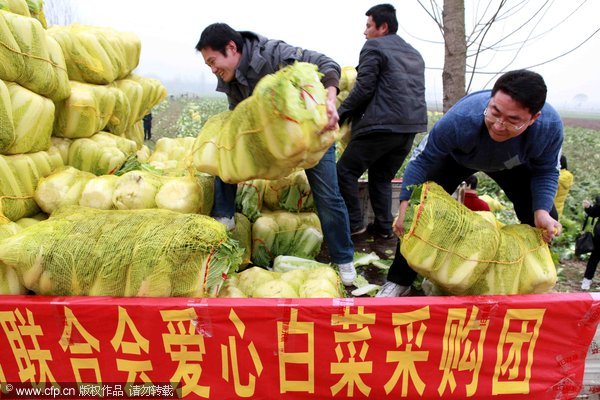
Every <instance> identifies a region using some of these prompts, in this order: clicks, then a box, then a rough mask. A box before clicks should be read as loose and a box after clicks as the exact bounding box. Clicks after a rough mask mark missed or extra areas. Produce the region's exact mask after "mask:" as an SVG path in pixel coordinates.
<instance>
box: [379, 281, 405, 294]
mask: <svg viewBox="0 0 600 400" xmlns="http://www.w3.org/2000/svg"><path fill="white" fill-rule="evenodd" d="M408 295H410V286H402V285H398V284H397V283H394V282H389V281H388V282H386V283H384V284H383V285H382V286H381V289H379V292H377V294H376V295H375V297H402V296H408Z"/></svg>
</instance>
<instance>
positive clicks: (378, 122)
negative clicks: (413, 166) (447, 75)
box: [337, 4, 427, 238]
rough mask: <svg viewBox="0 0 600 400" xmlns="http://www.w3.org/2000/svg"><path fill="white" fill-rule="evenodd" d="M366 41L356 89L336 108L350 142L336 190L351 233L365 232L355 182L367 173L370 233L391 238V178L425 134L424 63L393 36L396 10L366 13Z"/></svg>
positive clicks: (387, 8) (374, 9)
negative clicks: (347, 125)
mask: <svg viewBox="0 0 600 400" xmlns="http://www.w3.org/2000/svg"><path fill="white" fill-rule="evenodd" d="M366 15H367V28H366V29H365V32H364V33H365V36H366V38H367V41H366V43H365V44H364V46H363V48H362V50H361V52H360V58H359V64H358V67H357V72H358V75H357V78H356V84H355V86H354V88H353V89H352V91H351V92H350V94H349V95H348V97H347V98H346V99H345V100H344V102H343V103H342V104H341V106H340V107H339V109H338V113H339V115H340V124H341V123H343V122H344V121H345V120H347V119H350V121H351V128H352V138H351V140H350V142H349V143H348V146H347V147H346V149H345V150H344V152H343V153H342V156H341V158H340V159H339V160H338V164H337V172H338V180H339V184H340V191H341V192H342V196H343V197H344V201H345V202H346V206H347V207H348V214H349V216H350V229H351V231H352V234H360V233H363V232H365V230H366V227H365V226H364V223H363V218H364V216H363V215H362V208H361V205H360V200H359V196H358V179H359V178H360V176H361V175H362V174H363V173H364V172H365V171H366V170H368V171H369V198H370V200H371V206H372V208H373V213H374V215H375V220H374V223H373V225H372V226H370V227H369V228H370V229H369V230H370V231H371V233H374V234H376V235H378V236H380V237H383V238H391V237H392V212H391V210H392V183H391V181H392V179H393V178H394V177H395V175H396V173H397V172H398V170H399V169H400V167H401V166H402V163H403V162H404V159H405V158H406V156H407V154H408V153H409V152H410V150H411V147H412V144H413V140H414V138H415V135H416V134H417V133H419V132H425V131H426V130H427V104H426V102H425V63H424V62H423V58H422V57H421V54H419V52H418V51H417V50H415V49H414V48H413V47H412V46H411V45H410V44H408V43H407V42H406V41H404V40H403V39H402V38H401V37H400V36H398V35H397V34H396V31H397V30H398V21H397V19H396V10H395V8H394V7H393V6H392V5H390V4H380V5H377V6H374V7H372V8H371V9H369V11H367V13H366Z"/></svg>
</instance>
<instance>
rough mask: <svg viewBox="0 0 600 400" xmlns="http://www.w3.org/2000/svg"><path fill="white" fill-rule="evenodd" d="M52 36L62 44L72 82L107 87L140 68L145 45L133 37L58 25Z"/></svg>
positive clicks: (74, 25) (84, 27)
mask: <svg viewBox="0 0 600 400" xmlns="http://www.w3.org/2000/svg"><path fill="white" fill-rule="evenodd" d="M48 34H49V35H50V36H52V37H53V38H54V39H56V41H57V42H58V43H59V44H60V46H61V48H62V50H63V53H64V57H65V63H66V67H67V71H68V74H69V79H71V80H75V81H79V82H88V83H94V84H97V85H105V84H108V83H111V82H114V81H115V80H117V79H123V78H125V77H126V76H127V75H129V74H130V73H131V71H133V70H134V69H135V67H137V65H138V63H139V58H140V51H141V42H140V40H139V38H137V37H136V36H135V35H134V34H133V33H129V32H119V31H117V30H114V29H112V28H105V27H95V26H88V25H82V24H71V25H68V26H58V25H54V26H52V27H50V28H49V29H48Z"/></svg>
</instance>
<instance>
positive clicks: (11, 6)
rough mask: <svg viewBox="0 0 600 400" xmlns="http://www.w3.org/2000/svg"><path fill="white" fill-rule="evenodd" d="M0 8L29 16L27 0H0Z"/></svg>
mask: <svg viewBox="0 0 600 400" xmlns="http://www.w3.org/2000/svg"><path fill="white" fill-rule="evenodd" d="M0 10H4V11H8V12H11V13H15V14H19V15H23V16H24V17H31V13H30V12H29V7H28V6H27V1H25V0H0Z"/></svg>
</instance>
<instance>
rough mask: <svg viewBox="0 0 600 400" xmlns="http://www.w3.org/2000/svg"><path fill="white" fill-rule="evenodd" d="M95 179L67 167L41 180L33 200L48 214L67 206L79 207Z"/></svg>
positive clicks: (86, 173)
mask: <svg viewBox="0 0 600 400" xmlns="http://www.w3.org/2000/svg"><path fill="white" fill-rule="evenodd" d="M92 178H94V175H93V174H91V173H89V172H84V171H80V170H78V169H76V168H73V167H69V166H65V167H60V168H58V169H57V170H56V171H55V172H53V173H52V174H50V175H48V176H47V177H46V178H42V179H40V181H39V183H38V186H37V188H36V189H35V193H34V195H33V198H34V200H35V202H36V203H37V204H38V205H39V206H40V208H41V209H42V210H43V211H44V212H45V213H47V214H52V212H54V210H56V209H58V208H59V207H62V206H65V205H77V204H79V199H80V198H81V193H82V192H83V189H84V188H85V185H87V183H88V182H89V181H90V180H91V179H92Z"/></svg>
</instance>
